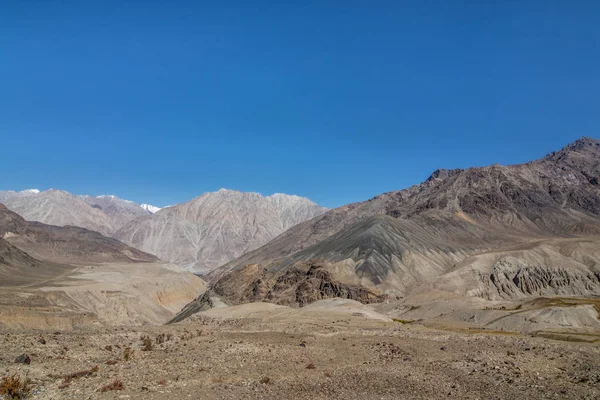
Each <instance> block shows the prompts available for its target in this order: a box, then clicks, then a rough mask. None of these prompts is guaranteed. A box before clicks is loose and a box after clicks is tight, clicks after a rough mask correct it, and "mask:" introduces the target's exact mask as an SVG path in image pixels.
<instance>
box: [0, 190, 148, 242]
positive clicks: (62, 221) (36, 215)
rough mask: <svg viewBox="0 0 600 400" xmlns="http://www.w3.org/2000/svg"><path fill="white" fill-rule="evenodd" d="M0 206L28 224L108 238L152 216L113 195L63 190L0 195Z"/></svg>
mask: <svg viewBox="0 0 600 400" xmlns="http://www.w3.org/2000/svg"><path fill="white" fill-rule="evenodd" d="M0 203H3V204H5V205H6V207H7V208H8V209H10V210H12V211H14V212H16V213H17V214H19V215H21V216H22V217H23V218H25V219H26V220H28V221H37V222H42V223H45V224H50V225H58V226H65V225H73V226H79V227H82V228H87V229H91V230H94V231H96V232H100V233H103V234H106V235H110V234H111V233H113V232H115V231H116V230H118V229H119V228H121V227H122V226H123V225H124V224H126V223H127V222H129V221H131V220H132V219H135V218H137V217H141V216H144V215H151V214H152V213H151V212H150V211H148V210H146V209H144V208H142V207H141V206H140V205H139V204H136V203H134V202H133V201H130V200H124V199H120V198H118V197H116V196H114V195H101V196H88V195H81V196H77V195H74V194H72V193H69V192H65V191H64V190H56V189H50V190H45V191H43V192H41V191H39V190H38V189H27V190H23V191H20V192H15V191H12V190H9V191H0Z"/></svg>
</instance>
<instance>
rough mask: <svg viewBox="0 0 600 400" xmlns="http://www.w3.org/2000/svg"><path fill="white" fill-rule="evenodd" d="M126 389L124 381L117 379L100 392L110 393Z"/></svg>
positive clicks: (103, 387)
mask: <svg viewBox="0 0 600 400" xmlns="http://www.w3.org/2000/svg"><path fill="white" fill-rule="evenodd" d="M124 389H125V385H124V384H123V382H122V381H120V380H118V379H115V380H114V381H112V382H110V383H108V384H106V385H104V386H102V388H100V392H103V393H104V392H110V391H112V390H124Z"/></svg>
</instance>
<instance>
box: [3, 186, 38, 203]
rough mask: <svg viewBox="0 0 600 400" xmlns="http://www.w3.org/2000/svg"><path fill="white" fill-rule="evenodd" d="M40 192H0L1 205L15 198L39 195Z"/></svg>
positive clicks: (27, 190) (33, 190) (29, 190)
mask: <svg viewBox="0 0 600 400" xmlns="http://www.w3.org/2000/svg"><path fill="white" fill-rule="evenodd" d="M39 192H40V191H39V190H37V189H26V190H21V191H20V192H15V191H14V190H6V191H0V203H4V202H5V201H6V200H9V199H12V198H15V197H25V196H30V195H32V194H37V193H39Z"/></svg>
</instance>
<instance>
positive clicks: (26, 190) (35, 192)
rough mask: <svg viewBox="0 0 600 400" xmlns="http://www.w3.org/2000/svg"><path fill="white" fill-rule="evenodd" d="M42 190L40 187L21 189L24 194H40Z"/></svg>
mask: <svg viewBox="0 0 600 400" xmlns="http://www.w3.org/2000/svg"><path fill="white" fill-rule="evenodd" d="M39 192H40V191H39V190H38V189H25V190H21V193H23V194H38V193H39Z"/></svg>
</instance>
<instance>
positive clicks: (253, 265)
mask: <svg viewBox="0 0 600 400" xmlns="http://www.w3.org/2000/svg"><path fill="white" fill-rule="evenodd" d="M598 160H600V141H598V140H595V139H590V138H582V139H580V140H578V141H576V142H574V143H572V144H570V145H567V146H566V147H565V148H563V149H562V150H560V151H558V152H554V153H551V154H549V155H547V156H546V157H544V158H542V159H540V160H537V161H533V162H530V163H526V164H521V165H514V166H508V167H502V166H490V167H482V168H470V169H467V170H452V171H447V170H438V171H435V172H434V173H433V174H432V175H431V177H430V178H429V179H428V180H426V181H425V182H423V183H422V184H420V185H416V186H413V187H411V188H408V189H405V190H403V191H397V192H390V193H384V194H382V195H380V196H377V197H375V198H372V199H371V200H368V201H365V202H362V203H355V204H350V205H347V206H343V207H339V208H336V209H333V210H329V211H326V210H324V209H321V208H320V207H318V206H316V205H314V203H311V202H309V201H308V200H306V199H301V198H293V199H292V200H293V201H292V203H289V201H290V198H289V196H284V195H279V196H276V197H275V198H274V199H275V200H277V201H276V202H275V203H273V204H271V203H272V201H273V198H270V197H269V198H262V197H261V196H259V195H257V194H242V193H240V192H232V191H226V190H221V191H219V192H217V193H216V194H214V193H213V194H210V195H204V196H200V197H199V198H197V199H196V200H195V201H193V202H190V203H186V204H187V205H186V204H184V205H177V206H172V207H168V208H166V209H164V210H160V211H158V212H157V213H156V214H152V215H150V214H149V215H142V216H141V217H139V218H135V219H134V220H133V222H132V223H135V221H146V222H144V224H142V225H144V226H145V224H146V223H148V224H150V225H148V226H150V227H155V228H156V229H154V228H152V229H150V231H146V230H143V229H142V230H138V229H137V228H136V230H135V232H142V233H141V236H140V237H141V238H142V239H143V240H146V239H148V238H159V239H160V240H159V241H152V243H154V244H156V246H155V247H151V248H148V249H147V248H146V247H145V246H140V245H139V243H137V244H133V243H131V240H129V241H127V240H125V242H126V243H130V244H133V245H134V247H130V246H129V245H127V244H126V243H123V242H120V241H118V240H117V239H114V238H110V237H107V236H103V235H102V234H100V233H97V232H94V231H90V230H88V229H85V228H83V227H74V226H52V225H46V224H44V223H40V222H30V221H27V220H25V219H24V218H22V217H21V216H19V215H18V214H16V213H15V212H13V211H10V210H9V209H7V208H6V207H4V206H0V234H1V235H2V236H1V238H0V334H1V337H0V377H2V380H0V395H7V396H5V397H6V398H11V396H13V397H14V396H15V395H16V398H40V399H62V398H76V399H79V398H81V399H102V398H106V399H110V398H130V399H136V398H137V399H165V398H167V399H180V398H203V399H240V398H248V399H250V398H251V399H254V398H262V399H332V398H333V399H335V398H339V399H348V398H366V399H398V398H407V399H436V398H457V399H519V400H521V399H544V398H548V399H554V398H556V399H597V398H600V372H599V371H600V347H599V346H598V344H599V343H600V318H599V313H600V297H599V296H600V261H599V260H600V183H599V181H598V177H599V176H600V161H598ZM42 194H43V193H42ZM10 195H11V196H17V195H18V194H16V193H15V192H11V193H10ZM46 195H47V194H43V196H46ZM23 196H25V197H31V198H33V197H32V196H34V197H35V196H36V193H33V194H31V193H29V192H28V193H25V194H23ZM40 197H42V196H40ZM198 199H199V200H198ZM92 200H93V199H92ZM92 200H90V199H88V201H92ZM100 200H102V201H101V202H100ZM100 200H98V198H95V200H93V202H94V205H96V206H97V207H100V208H102V207H105V208H106V210H112V211H114V212H115V213H116V214H115V215H120V214H119V213H121V212H125V211H119V210H126V211H127V210H130V209H131V210H134V211H135V212H136V213H138V212H140V211H139V210H137V209H134V208H131V207H134V206H131V207H129V203H127V202H125V203H123V204H121V205H122V206H123V207H121V208H119V207H116V206H115V205H114V204H113V203H115V202H116V200H115V199H112V198H110V199H109V198H106V199H105V198H104V197H101V198H100ZM209 200H210V201H209ZM250 200H252V201H250ZM205 202H207V203H205ZM257 202H258V203H260V204H263V203H264V204H263V205H264V207H263V206H260V207H259V206H257V204H258V203H257ZM100 203H102V204H103V205H104V206H102V205H100ZM288 203H289V204H291V205H292V206H293V207H291V208H290V209H287V208H285V207H287V206H285V204H288ZM43 204H46V203H43ZM85 204H86V207H87V203H85ZM107 204H108V205H107ZM115 204H116V203H115ZM289 204H288V205H289ZM109 205H110V207H113V206H114V207H113V208H110V207H109ZM192 205H193V207H192ZM126 206H127V207H126ZM284 206H285V207H284ZM82 207H83V206H82ZM135 207H138V208H140V207H139V206H135ZM278 207H280V208H281V207H283V208H281V210H279V208H278ZM65 209H67V210H69V211H70V210H71V209H72V207H65ZM140 209H141V208H140ZM94 210H98V208H94ZM131 210H130V211H131ZM236 210H237V211H236ZM265 210H266V211H265ZM277 210H279V211H277ZM286 210H287V211H286ZM112 211H111V212H112ZM234 211H235V212H234ZM132 212H133V211H132ZM144 212H145V211H144ZM236 212H239V213H240V214H239V215H238V214H236ZM177 213H181V215H185V216H188V217H190V218H191V217H194V218H196V217H198V218H196V220H195V221H196V222H195V223H197V224H199V225H198V226H202V227H204V228H206V229H207V230H206V231H205V232H204V233H202V234H200V235H199V236H194V235H188V234H185V232H187V231H186V230H185V229H184V230H182V231H180V230H178V229H174V230H167V231H165V230H164V229H163V228H164V227H165V226H171V225H172V222H173V221H176V220H177V218H180V216H177V215H179V214H177ZM203 213H208V214H207V216H205V217H206V218H205V217H202V216H203V215H204V214H203ZM175 214H177V215H175ZM263 214H264V215H263ZM260 215H263V216H268V218H267V217H264V218H263V217H260ZM261 218H262V219H261ZM265 218H266V219H265ZM263 220H264V221H271V222H270V223H265V222H264V221H263ZM156 221H158V222H161V221H162V222H161V223H160V224H158V225H156V226H155V225H154V223H155V222H156ZM207 221H208V222H207ZM227 221H229V222H227ZM231 221H234V222H235V223H233V222H231ZM248 221H253V223H249V222H248ZM257 221H258V222H257ZM260 221H263V222H260ZM302 221H306V222H302ZM163 223H164V224H163ZM253 224H255V225H256V226H255V225H253ZM175 225H177V224H175ZM184 225H185V224H184ZM182 226H183V225H182ZM186 226H187V225H186ZM194 226H196V225H194ZM223 227H225V228H226V229H225V228H223ZM270 227H277V229H274V230H271V229H270ZM204 228H203V229H204ZM222 228H223V229H222ZM255 228H256V229H255ZM259 228H260V229H259ZM263 228H264V229H265V231H264V232H267V231H268V232H271V233H272V235H271V233H269V234H268V235H267V234H263V233H264V232H263ZM267 228H268V229H267ZM288 228H289V229H288ZM286 229H287V230H286ZM144 232H145V233H144ZM148 232H150V233H148ZM169 232H170V233H169ZM261 232H262V233H261ZM281 232H283V233H281ZM188 233H189V232H188ZM278 233H281V234H280V235H279V236H277V237H276V238H274V239H273V240H272V241H270V242H268V241H269V240H270V239H272V238H273V236H274V235H276V234H278ZM194 238H196V239H198V238H201V239H202V240H201V241H200V242H198V243H199V244H201V246H200V245H199V246H200V247H198V249H196V248H195V247H193V246H192V247H193V248H194V251H192V252H191V253H189V254H188V255H189V256H190V257H191V258H190V260H196V261H198V260H199V259H202V260H203V261H202V262H200V264H202V263H204V264H202V265H204V266H205V267H207V266H209V264H210V268H205V269H204V270H205V271H208V270H209V269H212V267H215V266H217V265H220V264H222V263H225V264H223V265H221V266H220V267H219V268H217V269H215V270H212V271H211V272H210V273H209V274H206V275H203V276H202V278H200V277H199V276H197V275H194V274H192V273H191V272H186V270H185V269H184V268H183V267H186V265H187V263H189V262H190V261H189V260H188V261H186V262H185V263H179V265H175V264H171V263H169V262H168V261H165V260H169V257H161V258H163V261H161V260H159V259H158V257H156V255H161V253H160V252H158V251H156V250H157V249H159V248H160V249H163V250H165V249H166V250H169V249H170V250H175V251H176V252H180V251H183V252H186V251H189V250H190V246H188V245H187V244H185V245H179V244H176V243H179V242H180V241H183V242H186V241H189V240H192V239H194ZM224 238H234V239H235V240H234V242H235V243H237V244H239V245H240V246H237V244H236V245H234V246H230V245H231V243H230V242H228V241H227V240H224ZM251 238H253V239H252V240H254V239H256V240H257V242H256V243H255V242H252V241H251V240H250V239H251ZM222 239H223V240H222ZM163 240H166V241H167V242H169V244H168V245H167V244H165V243H166V242H165V243H162V242H161V241H163ZM173 240H174V241H173ZM194 240H195V239H194ZM183 242H182V243H183ZM209 242H210V243H212V244H210V245H209V244H207V243H209ZM258 242H261V243H263V242H264V243H266V242H268V243H267V244H266V245H264V246H263V247H259V248H257V249H256V250H253V251H250V252H248V253H246V254H243V255H241V257H239V258H235V257H237V256H238V255H239V254H238V253H243V252H245V251H248V250H251V249H254V248H256V247H258V246H259V244H258ZM161 243H162V244H161ZM213 245H214V246H213ZM136 246H137V247H138V248H143V249H144V250H147V251H150V250H152V251H151V253H153V254H150V253H145V252H143V251H142V250H139V249H138V248H136ZM235 249H237V250H235ZM240 249H241V250H240ZM196 250H202V251H199V252H198V251H196ZM234 250H235V251H234ZM238 250H239V252H238ZM210 254H213V255H214V254H221V255H222V254H229V255H228V256H227V257H224V258H223V257H221V256H219V257H216V258H214V257H213V256H212V255H210ZM198 257H199V258H198ZM197 258H198V259H197ZM234 258H235V259H234ZM230 259H233V261H230V262H227V261H228V260H230ZM211 260H212V261H211ZM171 261H172V260H171ZM209 261H211V262H210V263H209ZM184 264H186V265H184ZM200 264H198V265H200ZM188 266H189V265H188ZM20 393H21V394H26V396H21V394H20ZM19 396H20V397H19Z"/></svg>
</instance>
